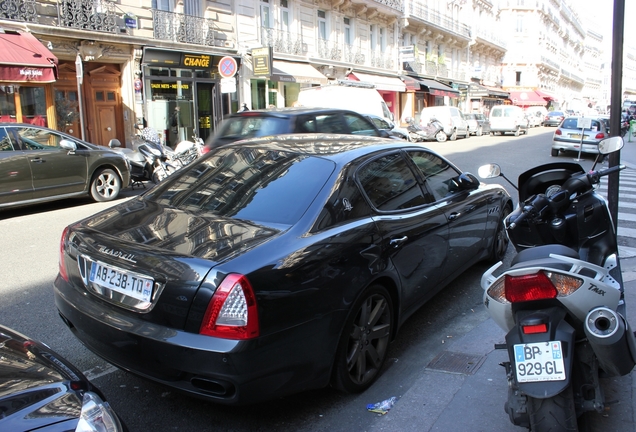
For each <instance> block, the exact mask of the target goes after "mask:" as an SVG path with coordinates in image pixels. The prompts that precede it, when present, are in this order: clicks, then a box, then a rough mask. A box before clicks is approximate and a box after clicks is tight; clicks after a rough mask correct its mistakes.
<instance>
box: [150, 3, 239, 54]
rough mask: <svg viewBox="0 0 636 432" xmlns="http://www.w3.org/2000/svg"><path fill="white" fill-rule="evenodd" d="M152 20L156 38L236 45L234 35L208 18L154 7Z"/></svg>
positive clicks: (209, 44)
mask: <svg viewBox="0 0 636 432" xmlns="http://www.w3.org/2000/svg"><path fill="white" fill-rule="evenodd" d="M152 20H153V24H154V37H155V39H160V40H167V41H172V42H181V43H189V44H196V45H205V46H220V47H226V48H233V47H234V46H235V43H234V38H233V36H232V35H231V34H229V33H225V32H223V31H222V30H221V29H220V28H219V27H218V26H217V25H216V24H215V23H214V21H213V20H211V19H208V18H202V17H198V16H192V15H186V14H179V13H173V12H166V11H161V10H157V9H153V11H152Z"/></svg>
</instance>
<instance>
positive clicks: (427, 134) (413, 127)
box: [405, 117, 448, 142]
mask: <svg viewBox="0 0 636 432" xmlns="http://www.w3.org/2000/svg"><path fill="white" fill-rule="evenodd" d="M405 121H406V123H407V127H406V128H407V130H408V132H409V136H410V138H411V141H414V142H421V141H433V140H437V141H438V142H444V141H446V140H447V139H448V136H447V135H446V134H445V133H444V125H442V123H441V122H440V121H439V120H437V119H436V118H435V117H431V119H430V121H429V122H428V124H427V125H426V126H425V127H423V128H422V127H420V126H419V125H418V124H416V123H415V120H413V118H412V117H407V118H406V119H405Z"/></svg>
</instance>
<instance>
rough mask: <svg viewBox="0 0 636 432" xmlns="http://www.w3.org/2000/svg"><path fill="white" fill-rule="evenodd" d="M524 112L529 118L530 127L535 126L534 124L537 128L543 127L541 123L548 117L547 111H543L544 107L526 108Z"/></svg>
mask: <svg viewBox="0 0 636 432" xmlns="http://www.w3.org/2000/svg"><path fill="white" fill-rule="evenodd" d="M525 111H526V114H527V115H528V117H529V121H530V124H529V126H530V127H533V126H535V125H534V124H533V123H536V125H537V126H543V121H544V120H545V116H547V115H548V110H547V109H545V107H542V106H533V107H529V108H526V110H525ZM533 119H534V121H533Z"/></svg>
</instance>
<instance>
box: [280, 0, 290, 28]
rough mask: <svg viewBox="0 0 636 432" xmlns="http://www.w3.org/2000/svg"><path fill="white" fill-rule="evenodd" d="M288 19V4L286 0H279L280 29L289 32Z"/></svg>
mask: <svg viewBox="0 0 636 432" xmlns="http://www.w3.org/2000/svg"><path fill="white" fill-rule="evenodd" d="M290 21H291V19H290V14H289V4H288V2H287V0H280V29H281V30H282V31H284V32H289V26H290Z"/></svg>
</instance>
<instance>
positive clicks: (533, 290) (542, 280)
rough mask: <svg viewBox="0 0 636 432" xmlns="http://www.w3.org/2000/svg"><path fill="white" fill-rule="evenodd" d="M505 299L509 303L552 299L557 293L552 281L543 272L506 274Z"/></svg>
mask: <svg viewBox="0 0 636 432" xmlns="http://www.w3.org/2000/svg"><path fill="white" fill-rule="evenodd" d="M505 284H506V300H508V301H509V302H510V303H519V302H527V301H534V300H545V299H553V298H556V296H557V295H558V291H557V289H556V288H555V286H554V284H553V283H552V281H551V280H550V279H549V278H548V277H547V276H546V274H545V273H544V272H538V273H534V274H528V275H523V276H510V275H506V281H505Z"/></svg>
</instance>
